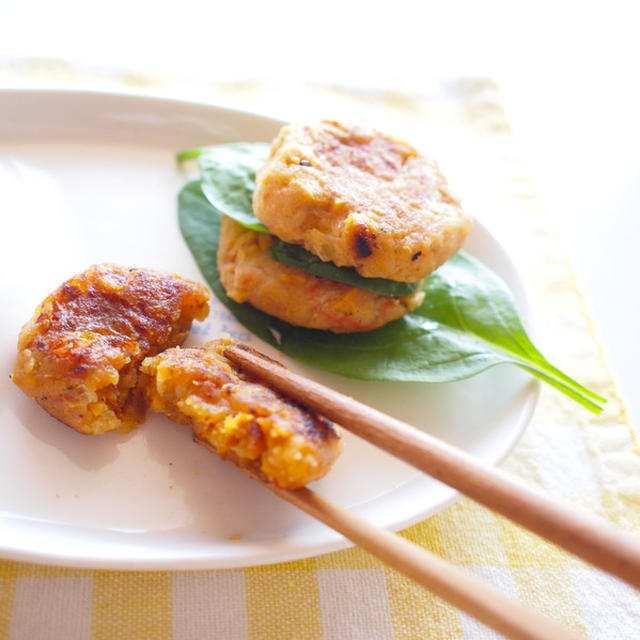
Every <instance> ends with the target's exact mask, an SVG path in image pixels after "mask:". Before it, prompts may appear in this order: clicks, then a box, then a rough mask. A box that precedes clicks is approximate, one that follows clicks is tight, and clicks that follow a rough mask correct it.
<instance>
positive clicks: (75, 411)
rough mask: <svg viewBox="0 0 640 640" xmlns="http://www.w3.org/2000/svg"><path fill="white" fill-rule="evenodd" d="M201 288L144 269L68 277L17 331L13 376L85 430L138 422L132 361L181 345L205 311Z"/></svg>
mask: <svg viewBox="0 0 640 640" xmlns="http://www.w3.org/2000/svg"><path fill="white" fill-rule="evenodd" d="M208 299H209V294H208V292H207V290H206V288H205V287H203V286H202V285H199V284H196V283H194V282H190V281H188V280H185V279H183V278H180V277H179V276H176V275H173V274H170V273H166V272H162V271H155V270H151V269H137V268H134V267H126V266H120V265H113V264H101V265H94V266H92V267H90V268H89V269H87V270H86V271H84V272H83V273H81V274H79V275H77V276H74V277H73V278H71V279H69V280H67V281H66V282H65V283H63V284H62V285H61V286H60V287H59V288H58V289H56V290H55V291H54V292H53V293H51V294H50V295H49V296H47V298H46V299H45V300H44V301H43V302H42V304H40V305H39V306H38V308H37V309H36V311H35V314H34V316H33V318H32V319H31V320H30V321H29V322H27V324H25V326H24V327H23V328H22V331H21V333H20V336H19V339H18V356H17V358H16V363H15V367H14V372H13V376H12V379H13V381H14V382H15V383H16V384H17V385H18V386H19V387H20V388H21V389H22V390H23V391H24V392H25V393H26V394H27V395H28V396H30V397H32V398H34V399H35V400H36V402H38V403H39V404H40V405H41V406H42V407H43V408H44V409H45V410H46V411H48V412H49V413H50V414H51V415H53V416H54V417H56V418H58V419H59V420H61V421H62V422H64V423H65V424H67V425H69V426H71V427H73V428H74V429H76V430H77V431H80V432H82V433H87V434H94V433H103V432H105V431H111V430H113V429H121V428H125V429H128V428H131V427H133V426H136V425H137V424H138V423H139V422H140V421H142V420H143V419H144V413H145V409H146V406H145V402H144V397H143V395H142V394H141V393H140V392H139V390H138V389H137V379H138V371H137V370H138V365H139V364H140V362H141V361H142V360H143V358H145V357H146V356H147V355H153V354H155V353H157V352H158V351H160V350H161V349H164V348H166V347H170V346H174V345H177V344H181V343H182V342H183V341H184V339H185V338H186V337H187V335H188V333H189V330H190V327H191V323H192V321H193V320H194V319H204V318H205V317H206V315H207V313H208Z"/></svg>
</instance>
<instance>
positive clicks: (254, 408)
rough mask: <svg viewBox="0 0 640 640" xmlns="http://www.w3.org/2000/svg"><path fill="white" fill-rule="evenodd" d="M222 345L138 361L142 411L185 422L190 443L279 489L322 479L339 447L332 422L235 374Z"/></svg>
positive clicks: (238, 372) (170, 351) (171, 351)
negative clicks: (191, 437)
mask: <svg viewBox="0 0 640 640" xmlns="http://www.w3.org/2000/svg"><path fill="white" fill-rule="evenodd" d="M227 344H229V341H228V340H216V341H213V342H209V343H207V344H205V345H204V346H202V347H197V348H189V349H181V348H175V349H168V350H166V351H164V352H163V353H160V354H158V355H156V356H155V357H152V358H147V359H145V360H144V362H143V363H142V366H141V371H142V372H143V373H144V374H146V376H147V377H148V378H147V381H146V383H145V387H146V394H147V400H148V403H149V408H150V409H152V410H153V411H158V412H161V413H164V414H166V415H167V416H168V417H169V418H171V419H172V420H175V421H176V422H181V423H183V424H188V425H190V426H191V427H192V428H193V432H194V435H195V439H196V440H197V441H198V442H200V443H202V444H204V445H205V446H207V447H208V448H210V449H212V450H213V451H215V452H216V453H217V454H218V455H220V456H221V457H222V458H225V459H227V460H230V461H231V462H233V463H234V464H235V465H236V466H238V467H240V468H242V469H245V470H247V471H249V472H250V473H251V474H252V475H257V476H258V477H259V478H261V479H262V480H264V481H267V482H272V483H274V484H275V485H276V486H278V487H280V488H281V489H295V488H298V487H302V486H304V485H305V484H307V483H309V482H312V481H313V480H317V479H318V478H320V477H322V476H323V475H324V474H325V473H326V472H327V471H328V470H329V469H330V468H331V465H332V463H333V462H334V460H335V459H336V458H337V457H338V455H339V453H340V451H341V448H342V441H341V439H340V436H339V434H338V432H337V429H336V427H335V426H334V424H333V423H332V422H330V421H328V420H326V419H325V418H322V417H321V416H319V415H317V414H316V413H314V412H312V411H309V410H307V409H305V408H304V407H301V406H300V405H299V404H297V403H296V402H294V401H293V400H291V399H289V398H287V397H285V396H284V395H282V394H280V393H279V392H277V391H275V390H273V389H271V388H270V387H268V386H265V385H263V384H260V383H259V382H258V381H256V380H254V379H253V378H251V376H248V375H246V374H244V373H242V371H241V370H240V369H239V368H238V367H237V366H236V365H234V364H233V363H232V362H231V361H229V360H228V359H227V358H225V357H224V355H222V351H223V349H224V347H225V346H226V345H227Z"/></svg>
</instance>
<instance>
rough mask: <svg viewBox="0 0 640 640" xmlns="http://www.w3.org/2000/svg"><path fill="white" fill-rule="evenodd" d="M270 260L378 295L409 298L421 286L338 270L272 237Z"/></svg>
mask: <svg viewBox="0 0 640 640" xmlns="http://www.w3.org/2000/svg"><path fill="white" fill-rule="evenodd" d="M271 257H272V258H273V259H274V260H277V261H278V262H282V263H283V264H286V265H289V266H290V267H296V269H301V270H302V271H306V272H307V273H310V274H312V275H314V276H318V277H319V278H326V279H327V280H333V282H341V283H342V284H348V285H350V286H352V287H357V288H358V289H365V290H366V291H372V292H373V293H377V294H378V295H381V296H392V297H394V296H397V297H402V296H410V295H411V294H412V293H415V292H416V291H417V290H418V289H419V288H420V286H421V285H422V282H396V281H395V280H385V279H384V278H364V277H363V276H361V275H360V274H359V273H358V272H357V271H356V270H355V269H351V268H350V267H338V266H336V265H335V264H333V262H323V261H322V260H320V258H318V256H315V255H313V253H311V252H310V251H307V250H306V249H305V248H304V247H301V246H300V245H297V244H289V243H288V242H283V241H282V240H280V239H279V238H276V239H275V240H274V242H273V244H272V245H271Z"/></svg>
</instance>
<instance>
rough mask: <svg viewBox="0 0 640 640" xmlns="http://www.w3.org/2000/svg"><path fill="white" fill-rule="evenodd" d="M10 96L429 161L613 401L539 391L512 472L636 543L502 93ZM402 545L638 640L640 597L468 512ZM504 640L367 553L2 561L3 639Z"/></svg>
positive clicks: (41, 64) (42, 72)
mask: <svg viewBox="0 0 640 640" xmlns="http://www.w3.org/2000/svg"><path fill="white" fill-rule="evenodd" d="M0 84H5V85H7V84H10V85H12V86H16V85H20V84H23V85H33V84H38V85H43V84H45V85H55V86H60V85H65V86H83V87H93V88H96V87H97V88H109V87H111V88H115V89H119V90H121V89H123V88H126V86H134V87H135V88H136V89H138V90H139V89H141V88H143V89H144V88H148V89H150V90H152V91H153V92H155V93H158V92H160V93H163V94H171V95H177V96H181V97H185V98H195V99H201V100H206V101H210V102H215V103H221V104H226V105H229V106H237V107H242V108H244V109H248V110H254V111H259V112H263V113H267V114H270V115H274V116H277V117H280V118H282V119H285V120H301V119H304V120H311V119H314V118H319V117H336V118H345V119H348V120H354V119H357V120H360V119H362V118H363V117H364V119H366V120H367V121H368V122H370V123H372V124H375V125H376V126H377V127H378V128H380V129H383V130H388V131H391V132H394V133H395V134H396V135H398V136H399V137H406V138H407V139H410V140H412V141H415V142H416V144H417V145H419V146H423V147H427V148H429V149H431V150H432V151H433V154H434V155H435V156H436V157H438V158H439V161H440V164H441V165H442V167H443V169H444V172H445V173H446V174H447V175H448V176H449V177H450V181H451V183H452V184H454V185H456V187H457V190H458V192H459V193H461V194H463V195H464V200H465V204H466V207H467V208H468V210H470V211H472V212H474V214H475V215H476V216H477V217H478V218H480V219H481V220H482V221H483V222H485V223H487V225H488V226H489V228H490V229H492V230H493V231H496V230H497V232H498V233H497V235H498V237H499V238H500V239H501V241H502V242H503V243H504V244H505V245H506V246H508V247H509V249H510V252H511V254H512V256H515V257H516V258H517V263H518V266H519V267H520V269H521V271H522V273H523V274H524V276H525V279H526V281H527V285H528V288H529V290H530V293H531V298H532V303H533V306H534V308H536V309H542V310H544V312H543V313H540V314H539V318H538V319H539V324H540V326H539V334H538V336H537V341H538V342H539V343H540V344H541V345H543V349H544V351H545V352H546V353H548V354H551V357H552V359H553V361H554V363H555V364H557V365H558V366H560V367H561V368H563V369H565V370H566V371H567V372H569V373H570V374H572V375H573V376H575V377H577V378H578V379H580V380H581V381H582V382H583V383H584V384H586V385H587V386H589V387H590V388H592V389H593V390H595V391H596V392H598V393H600V394H602V395H604V396H606V397H607V398H609V400H610V401H609V404H608V407H607V409H606V411H605V412H604V413H603V414H602V415H601V416H598V417H596V416H593V415H591V414H590V413H588V412H587V411H585V410H584V409H582V408H580V407H579V406H578V405H577V404H575V403H573V402H571V401H569V400H568V399H566V398H565V397H564V396H562V395H560V394H559V393H557V392H555V391H553V390H550V389H543V391H542V395H541V399H540V403H539V406H538V408H537V410H536V413H535V416H534V419H533V422H532V424H531V425H530V427H529V428H528V430H527V432H526V435H525V436H524V438H523V440H522V441H521V443H520V444H519V445H518V447H517V449H516V450H515V452H514V453H513V454H512V455H511V456H510V457H509V459H508V460H507V462H506V463H505V465H504V468H505V469H506V470H507V471H508V472H509V473H512V474H514V475H515V476H518V477H520V478H521V479H523V480H524V481H525V482H528V483H530V484H531V485H533V486H536V487H539V488H540V489H542V490H543V491H544V492H545V493H547V494H548V495H550V496H552V497H554V498H556V499H558V500H561V501H565V502H566V503H568V504H571V505H573V506H574V507H578V508H585V509H586V510H588V511H590V512H593V513H597V514H598V515H600V516H603V517H605V518H608V519H609V520H611V521H613V522H614V523H616V525H618V526H619V527H620V528H623V529H626V530H629V531H635V532H638V531H640V455H638V447H637V439H636V436H635V435H634V432H633V430H632V427H631V426H630V425H629V423H628V419H627V416H626V415H625V411H624V407H623V405H622V403H621V401H620V400H619V398H618V396H617V393H616V389H615V386H614V383H613V381H612V378H613V377H612V374H611V371H610V370H609V369H608V366H607V362H606V358H605V355H604V354H603V351H602V349H601V348H600V346H599V344H598V341H597V338H596V336H595V335H594V332H593V329H592V327H591V324H590V321H589V316H588V313H587V310H586V309H585V306H584V301H583V298H582V296H581V294H580V291H579V290H578V288H577V286H576V282H575V278H574V275H573V273H572V271H571V270H570V267H569V266H568V265H567V264H566V262H565V259H564V253H563V250H562V246H561V244H560V243H559V241H558V239H557V237H556V233H555V231H554V228H553V227H554V225H553V221H552V220H551V219H550V218H549V217H548V216H547V215H546V213H545V212H544V211H543V209H542V207H541V206H540V203H539V202H538V200H537V198H536V195H535V193H534V191H533V190H532V186H531V184H530V182H529V181H528V179H527V177H526V175H525V172H524V170H523V167H522V165H521V164H520V161H519V160H518V156H517V153H516V151H515V148H514V144H513V141H512V138H511V134H510V131H509V128H508V125H507V123H506V119H505V115H504V113H503V110H502V108H501V106H500V103H499V100H498V96H497V91H496V88H495V86H494V85H493V83H491V82H489V81H484V80H463V79H458V80H453V81H448V82H433V83H430V84H429V85H428V86H427V85H425V86H422V87H419V89H420V93H416V94H415V95H413V94H412V95H407V94H400V93H397V92H396V93H394V92H376V91H365V90H353V89H347V88H342V87H324V86H309V85H295V86H294V85H274V84H264V83H256V82H242V83H240V82H239V83H236V84H225V85H221V84H214V83H210V84H205V83H202V84H198V85H196V84H194V83H184V82H179V81H177V80H167V79H159V78H150V77H141V76H135V75H131V74H130V75H123V76H115V75H111V76H108V75H102V76H100V75H98V74H96V73H95V72H91V73H90V72H86V71H84V72H83V71H82V70H78V69H73V68H71V67H69V66H67V65H65V64H62V63H58V62H52V61H48V62H47V61H38V62H35V63H29V64H21V65H14V66H12V67H9V66H7V65H5V66H4V67H2V66H1V65H0ZM416 89H418V88H416ZM0 535H1V532H0ZM401 535H403V536H405V537H407V538H409V539H410V540H413V541H414V542H416V543H418V544H419V545H421V546H423V547H425V548H426V549H429V550H430V551H433V552H435V553H437V554H439V555H441V556H442V557H443V558H445V559H447V560H449V561H451V562H453V563H455V564H457V565H459V566H461V567H462V568H463V569H465V570H466V571H468V572H470V573H472V574H474V575H476V576H477V577H479V578H481V579H482V580H484V581H486V582H487V583H489V584H491V585H493V586H494V587H496V588H497V589H499V590H501V591H502V592H504V593H505V594H507V595H509V596H511V597H513V598H515V599H517V600H519V601H521V602H523V603H526V604H528V605H530V606H531V607H534V608H535V609H537V610H538V611H540V612H542V613H543V614H545V615H548V616H549V617H551V618H554V619H556V620H558V621H560V622H562V623H565V624H566V625H567V626H569V627H571V628H573V629H575V630H576V631H577V632H578V633H579V634H581V635H582V636H583V637H585V638H593V639H596V638H597V639H603V640H604V639H605V638H606V639H612V640H632V639H637V638H640V599H639V597H638V593H636V592H635V591H634V590H633V589H631V588H630V587H628V586H626V585H625V584H623V583H621V582H619V581H617V580H615V579H613V578H611V577H609V576H607V575H604V574H602V573H600V572H598V571H596V570H594V569H592V568H590V567H588V566H586V565H584V564H583V563H581V562H579V561H578V560H576V559H575V558H573V557H570V556H568V555H567V554H565V553H563V552H561V551H559V550H557V549H556V548H554V547H552V546H551V545H549V544H547V543H545V542H544V541H541V540H540V539H537V538H536V537H534V536H532V535H529V534H528V533H526V532H524V531H522V530H521V529H519V528H518V527H516V526H515V525H512V524H511V523H510V522H508V521H506V520H504V519H502V518H501V517H498V516H496V515H494V514H492V513H490V512H488V511H486V510H484V509H482V508H480V507H478V506H476V505H475V504H473V503H472V502H470V501H468V500H466V499H461V500H459V501H458V502H456V503H455V504H453V505H452V506H450V507H448V508H446V509H445V510H444V511H442V512H441V513H440V514H438V515H436V516H434V517H432V518H430V519H428V520H426V521H424V522H422V523H420V524H417V525H415V526H413V527H411V528H409V529H407V530H405V531H403V532H402V533H401ZM495 637H497V636H496V634H495V633H493V632H492V631H490V630H488V629H487V628H485V627H483V626H482V625H480V624H479V623H477V622H475V621H474V620H472V619H470V618H469V617H467V616H465V615H464V614H461V613H460V612H459V611H457V610H456V609H454V608H452V607H451V606H449V605H447V604H445V603H444V602H442V601H441V600H439V599H438V598H436V597H435V596H433V595H431V594H430V593H428V592H427V591H425V590H423V589H422V588H420V587H417V586H416V585H414V584H413V583H412V582H411V581H409V580H408V579H406V578H404V577H403V576H400V575H398V574H397V573H395V572H394V571H392V570H389V569H387V568H385V567H384V566H383V565H382V564H381V563H380V562H378V561H377V560H375V559H373V558H372V557H370V556H369V555H367V554H366V553H365V552H363V551H361V550H359V549H357V548H352V549H349V550H347V551H341V552H337V553H331V554H327V555H323V556H319V557H316V558H312V559H307V560H301V561H297V562H289V563H284V564H277V565H270V566H265V567H257V568H247V569H238V570H212V571H193V572H182V571H176V572H167V571H163V572H137V571H136V572H114V571H97V570H96V571H94V570H77V569H65V568H60V567H44V566H34V565H27V564H21V563H16V562H8V561H0V640H5V639H8V640H37V639H45V638H46V639H50V640H62V639H64V640H67V639H73V640H76V639H77V640H84V639H89V638H91V639H94V640H113V639H118V638H124V639H129V640H143V639H145V640H160V639H167V640H169V639H172V640H191V639H193V640H196V639H197V640H201V639H203V638H216V639H221V640H236V639H238V640H243V639H245V638H247V639H254V640H258V639H264V640H267V639H273V640H287V639H291V640H307V639H308V640H319V639H324V640H356V639H362V640H372V639H375V640H387V639H392V638H395V639H407V640H408V639H410V638H433V639H437V640H449V639H458V638H460V639H462V638H465V639H486V638H495Z"/></svg>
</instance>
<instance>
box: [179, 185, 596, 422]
mask: <svg viewBox="0 0 640 640" xmlns="http://www.w3.org/2000/svg"><path fill="white" fill-rule="evenodd" d="M178 207H179V220H180V228H181V230H182V234H183V236H184V238H185V240H186V242H187V245H188V246H189V248H190V249H191V252H192V254H193V256H194V258H195V260H196V262H197V263H198V266H199V267H200V270H201V271H202V273H203V275H204V277H205V279H206V280H207V282H208V283H209V285H210V286H211V288H212V289H213V291H214V293H215V295H216V296H217V297H218V298H219V300H220V301H221V302H222V303H223V304H224V305H225V306H226V307H227V308H228V309H229V310H230V311H231V312H232V313H233V315H234V316H235V317H236V318H237V319H238V321H239V322H240V323H241V324H243V325H244V326H245V327H247V328H248V329H249V330H250V331H252V332H253V333H255V334H256V335H257V336H258V337H259V338H261V339H262V340H264V341H265V342H267V343H269V344H271V345H273V346H275V347H277V348H278V349H280V350H281V351H283V352H284V353H286V354H287V355H289V356H291V357H292V358H296V359H299V360H301V361H304V362H306V363H308V364H311V365H314V366H316V367H319V368H322V369H326V370H327V371H331V372H333V373H337V374H341V375H343V376H346V377H350V378H356V379H361V380H379V381H381V380H387V381H423V382H448V381H453V380H460V379H463V378H468V377H470V376H473V375H475V374H477V373H480V372H481V371H484V370H486V369H488V368H489V367H493V366H495V365H498V364H505V363H507V364H513V365H516V366H518V367H520V368H522V369H524V370H526V371H528V372H529V373H531V374H532V375H534V376H536V377H537V378H539V379H541V380H543V381H544V382H546V383H548V384H550V385H552V386H554V387H556V388H557V389H559V390H560V391H562V392H563V393H565V394H566V395H568V396H569V397H571V398H573V399H574V400H576V401H577V402H579V403H580V404H581V405H583V406H585V407H586V408H587V409H590V410H591V411H594V412H596V413H598V412H600V411H601V410H602V405H603V403H604V402H605V401H604V399H603V398H601V397H600V396H598V395H596V394H595V393H593V392H591V391H589V390H588V389H586V388H585V387H583V386H582V385H580V384H579V383H578V382H576V381H575V380H572V379H571V378H569V377H568V376H566V375H565V374H564V373H562V372H561V371H559V370H558V369H556V368H555V367H553V366H552V365H551V364H550V363H549V362H547V360H546V359H545V358H544V357H543V356H542V354H541V353H540V352H539V351H538V350H537V349H536V347H535V346H534V345H533V344H532V342H531V340H530V339H529V338H528V336H527V334H526V332H525V330H524V327H523V326H522V323H521V321H520V319H519V317H518V314H517V311H516V307H515V304H514V301H513V299H512V297H511V294H510V292H509V291H508V289H507V287H506V285H505V284H504V283H503V282H502V281H501V280H500V278H498V277H497V276H496V275H495V274H494V273H493V272H492V271H490V270H489V269H487V268H486V267H485V266H484V265H482V264H481V263H480V262H479V261H477V260H476V259H474V258H472V257H471V256H469V255H467V254H465V253H462V252H461V253H458V254H457V255H455V256H453V257H452V258H451V259H450V260H449V261H448V262H446V263H445V264H444V265H443V266H442V267H440V268H439V269H438V270H437V271H436V272H435V273H433V274H431V275H430V276H429V277H428V278H427V279H426V280H425V283H424V290H425V293H426V296H425V301H424V303H423V304H422V305H421V306H420V307H419V308H418V309H416V310H415V311H413V312H412V313H409V314H407V315H406V316H404V317H403V318H401V319H399V320H395V321H394V322H391V323H389V324H387V325H385V326H384V327H381V328H380V329H376V330H374V331H369V332H366V333H355V334H341V335H337V334H333V333H331V332H328V331H317V330H314V329H304V328H301V327H294V326H292V325H289V324H287V323H286V322H282V321H281V320H278V319H277V318H274V317H272V316H269V315H267V314H265V313H262V312H261V311H258V310H257V309H254V308H253V307H251V306H250V305H248V304H237V303H236V302H234V301H233V300H231V299H230V298H229V297H228V296H227V295H226V293H225V291H224V289H223V287H222V285H221V283H220V276H219V273H218V269H217V266H216V260H217V249H218V235H219V230H220V219H219V218H220V213H219V211H218V210H217V209H216V208H214V207H213V206H211V204H210V203H209V201H208V198H207V197H205V195H204V193H203V188H202V186H201V182H200V181H195V182H191V183H189V184H188V185H186V186H185V187H184V189H183V190H182V191H181V193H180V195H179V198H178Z"/></svg>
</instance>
